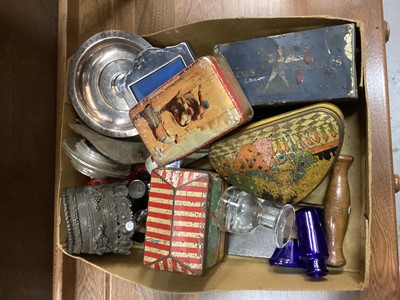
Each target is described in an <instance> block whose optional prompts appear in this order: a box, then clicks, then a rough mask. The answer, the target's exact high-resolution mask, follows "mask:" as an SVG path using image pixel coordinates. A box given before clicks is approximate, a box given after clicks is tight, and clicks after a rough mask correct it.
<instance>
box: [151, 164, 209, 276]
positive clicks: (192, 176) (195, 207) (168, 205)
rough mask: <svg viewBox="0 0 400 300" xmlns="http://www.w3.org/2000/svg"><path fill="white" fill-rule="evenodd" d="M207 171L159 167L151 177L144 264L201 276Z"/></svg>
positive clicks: (152, 267)
mask: <svg viewBox="0 0 400 300" xmlns="http://www.w3.org/2000/svg"><path fill="white" fill-rule="evenodd" d="M209 180H210V178H209V174H208V173H206V172H193V171H188V170H179V169H163V168H159V169H156V170H154V171H153V173H152V176H151V184H150V185H151V189H150V195H149V204H148V216H147V226H146V227H147V228H146V239H145V251H144V264H145V266H146V267H148V268H151V269H158V270H167V271H174V272H182V273H186V274H189V275H201V274H202V273H203V271H204V270H203V266H204V263H205V257H204V255H205V249H204V247H205V244H204V242H205V241H204V240H205V226H206V225H205V223H206V212H207V199H208V197H209V192H208V190H209Z"/></svg>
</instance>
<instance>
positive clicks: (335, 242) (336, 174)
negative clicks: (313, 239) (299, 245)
mask: <svg viewBox="0 0 400 300" xmlns="http://www.w3.org/2000/svg"><path fill="white" fill-rule="evenodd" d="M352 162H353V157H352V156H350V155H344V154H343V155H342V154H341V155H339V157H338V159H337V161H336V163H335V164H334V165H333V168H332V173H331V179H330V182H329V185H328V189H327V191H326V197H325V201H324V206H325V209H324V223H325V230H326V241H327V244H328V252H329V258H328V259H327V261H326V264H327V265H328V266H330V267H342V266H344V265H345V264H346V259H345V257H344V255H343V250H342V248H343V240H344V236H345V234H346V230H347V225H348V222H349V215H350V207H351V199H350V188H349V180H348V176H347V173H348V170H349V168H350V166H351V164H352Z"/></svg>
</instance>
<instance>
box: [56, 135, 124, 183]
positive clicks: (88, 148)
mask: <svg viewBox="0 0 400 300" xmlns="http://www.w3.org/2000/svg"><path fill="white" fill-rule="evenodd" d="M62 146H63V149H64V152H65V154H66V155H67V156H68V157H69V158H70V159H71V163H72V166H73V167H74V168H75V169H76V170H77V171H78V172H80V173H82V174H83V175H86V176H88V177H90V178H98V179H108V178H110V177H114V178H125V177H127V176H128V175H129V174H130V168H131V166H129V165H122V164H118V163H116V162H115V161H113V160H111V159H108V158H107V157H105V156H104V155H103V154H101V153H100V152H98V151H97V150H96V149H95V148H94V147H93V146H92V145H91V144H90V143H88V141H87V140H86V139H83V138H82V139H78V138H69V139H65V140H64V141H63V145H62Z"/></svg>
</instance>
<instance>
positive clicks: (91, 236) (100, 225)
mask: <svg viewBox="0 0 400 300" xmlns="http://www.w3.org/2000/svg"><path fill="white" fill-rule="evenodd" d="M61 198H62V205H63V208H64V215H65V220H66V224H67V230H68V241H67V252H68V253H70V254H80V253H87V254H98V255H102V254H104V253H119V254H126V255H127V254H130V253H131V248H132V246H133V243H132V240H131V238H132V235H133V232H134V223H133V221H132V217H133V214H132V211H131V202H130V200H129V198H128V188H127V187H126V186H125V185H124V184H122V183H113V184H94V185H89V186H84V187H73V188H65V189H64V190H63V193H62V196H61Z"/></svg>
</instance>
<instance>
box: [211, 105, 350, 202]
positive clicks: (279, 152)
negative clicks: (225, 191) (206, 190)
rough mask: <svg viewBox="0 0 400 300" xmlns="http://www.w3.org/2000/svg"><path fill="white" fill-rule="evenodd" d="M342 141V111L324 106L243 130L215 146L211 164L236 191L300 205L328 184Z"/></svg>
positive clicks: (300, 111)
mask: <svg viewBox="0 0 400 300" xmlns="http://www.w3.org/2000/svg"><path fill="white" fill-rule="evenodd" d="M343 135H344V117H343V114H342V112H341V111H340V109H339V108H338V107H337V106H335V105H333V104H330V103H320V104H316V105H311V106H308V107H305V108H302V109H298V110H294V111H291V112H288V113H284V114H281V115H278V116H274V117H272V118H268V119H265V120H262V121H259V122H256V123H253V124H250V125H249V126H246V127H243V128H242V129H241V130H240V131H239V132H238V133H236V134H233V135H231V136H228V137H227V138H225V139H222V140H220V141H218V142H216V143H214V144H213V145H212V146H211V147H210V151H209V159H210V162H211V164H212V166H213V167H214V168H215V170H216V171H217V172H218V173H219V174H220V175H221V176H222V177H223V178H225V179H226V180H227V181H228V182H229V183H230V184H231V185H235V186H238V187H240V188H241V189H242V190H244V191H246V192H248V193H250V194H253V195H255V196H256V197H259V198H263V199H266V200H272V201H275V202H278V203H282V204H284V203H296V202H299V201H301V200H303V199H304V198H305V197H306V196H307V195H308V194H310V193H311V192H312V191H313V190H314V189H315V188H316V187H317V186H318V185H319V184H320V183H321V182H322V180H323V179H324V178H325V176H326V175H327V173H328V171H329V170H330V168H331V167H332V165H333V164H334V162H335V161H336V159H337V156H338V155H339V153H340V149H341V146H342V142H343Z"/></svg>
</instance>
